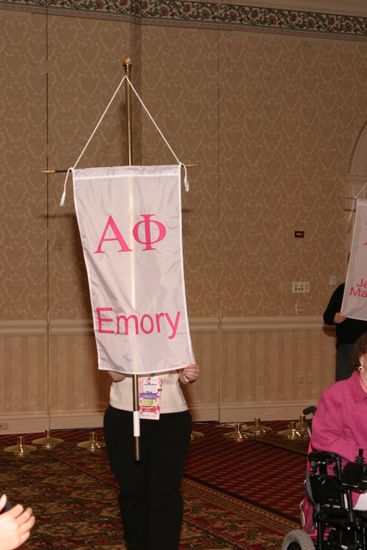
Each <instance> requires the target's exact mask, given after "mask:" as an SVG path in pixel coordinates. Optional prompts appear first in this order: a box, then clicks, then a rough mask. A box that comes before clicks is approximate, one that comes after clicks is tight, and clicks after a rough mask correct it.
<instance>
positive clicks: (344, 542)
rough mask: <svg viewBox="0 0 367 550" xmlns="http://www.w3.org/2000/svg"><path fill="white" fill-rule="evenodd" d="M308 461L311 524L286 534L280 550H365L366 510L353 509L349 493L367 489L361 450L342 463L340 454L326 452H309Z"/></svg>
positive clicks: (366, 538)
mask: <svg viewBox="0 0 367 550" xmlns="http://www.w3.org/2000/svg"><path fill="white" fill-rule="evenodd" d="M307 461H308V469H307V475H306V481H305V485H306V494H307V496H308V501H309V503H310V504H311V505H312V510H313V511H312V516H313V518H312V519H313V527H312V529H310V530H308V531H307V532H306V530H302V529H295V530H294V531H291V532H290V533H288V535H286V537H285V538H284V540H283V544H282V547H281V550H367V510H366V511H365V510H363V511H360V510H355V509H354V508H353V502H352V492H359V493H362V492H364V491H366V489H367V465H366V463H365V461H364V458H363V452H362V450H360V451H359V454H358V457H356V460H355V461H354V462H347V463H346V464H345V466H343V462H342V458H341V457H340V456H339V455H337V454H335V453H329V452H317V451H314V452H311V453H310V454H309V455H308V457H307ZM310 515H311V514H310ZM305 527H306V526H305Z"/></svg>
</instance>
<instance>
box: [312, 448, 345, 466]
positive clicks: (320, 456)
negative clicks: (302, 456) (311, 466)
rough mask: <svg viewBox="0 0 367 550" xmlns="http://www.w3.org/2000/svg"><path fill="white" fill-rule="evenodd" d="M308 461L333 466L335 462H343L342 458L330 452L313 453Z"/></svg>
mask: <svg viewBox="0 0 367 550" xmlns="http://www.w3.org/2000/svg"><path fill="white" fill-rule="evenodd" d="M307 460H308V461H309V462H318V463H320V464H332V463H333V462H341V461H342V457H341V456H340V455H338V454H336V453H329V452H328V451H312V452H311V453H309V454H308V456H307Z"/></svg>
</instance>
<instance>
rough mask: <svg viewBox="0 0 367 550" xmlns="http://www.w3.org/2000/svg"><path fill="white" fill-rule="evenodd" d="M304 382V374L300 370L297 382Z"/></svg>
mask: <svg viewBox="0 0 367 550" xmlns="http://www.w3.org/2000/svg"><path fill="white" fill-rule="evenodd" d="M304 383H305V375H304V373H303V372H300V373H299V374H298V384H304Z"/></svg>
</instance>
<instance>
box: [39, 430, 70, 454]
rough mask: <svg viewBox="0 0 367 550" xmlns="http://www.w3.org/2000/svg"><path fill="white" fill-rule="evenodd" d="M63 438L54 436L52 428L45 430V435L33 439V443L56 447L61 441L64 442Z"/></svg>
mask: <svg viewBox="0 0 367 550" xmlns="http://www.w3.org/2000/svg"><path fill="white" fill-rule="evenodd" d="M63 442H64V441H63V439H60V438H58V437H52V436H51V432H50V430H45V437H40V438H38V439H34V440H33V441H32V443H33V445H40V446H41V447H42V448H43V449H46V450H49V449H54V448H55V447H56V445H59V443H63Z"/></svg>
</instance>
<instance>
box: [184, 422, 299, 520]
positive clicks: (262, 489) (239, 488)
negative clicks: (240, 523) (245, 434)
mask: <svg viewBox="0 0 367 550" xmlns="http://www.w3.org/2000/svg"><path fill="white" fill-rule="evenodd" d="M268 425H269V426H271V427H272V428H273V431H272V432H271V434H270V435H269V436H266V437H261V438H256V439H250V440H245V441H243V442H242V443H236V442H234V441H232V440H228V439H227V438H226V437H224V434H225V433H228V432H231V431H233V426H228V425H227V426H223V425H222V424H217V423H214V422H213V423H202V424H196V426H195V428H194V429H195V430H196V431H198V432H199V433H200V432H201V433H203V434H204V437H200V438H198V439H196V440H194V444H193V446H192V452H191V453H190V454H189V457H188V461H187V465H186V476H187V477H189V478H190V479H193V480H195V481H197V482H199V483H203V484H206V485H207V486H209V487H212V488H215V489H217V490H218V491H221V492H224V493H226V494H229V495H232V496H235V497H236V498H239V499H242V500H244V501H246V502H249V503H252V504H255V505H256V506H261V507H263V508H264V509H265V510H268V511H270V512H272V513H275V514H278V515H281V516H282V517H284V518H286V519H289V520H291V521H292V520H293V521H298V520H299V503H300V501H301V500H302V498H303V482H304V479H305V468H306V448H307V442H298V443H297V442H293V441H289V442H287V441H285V440H284V439H282V438H280V437H279V436H278V437H276V434H277V431H278V430H281V429H284V427H285V426H286V425H287V423H284V422H270V423H268ZM276 444H277V445H276ZM301 447H303V449H304V450H303V452H302V454H301V453H300V449H301Z"/></svg>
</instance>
